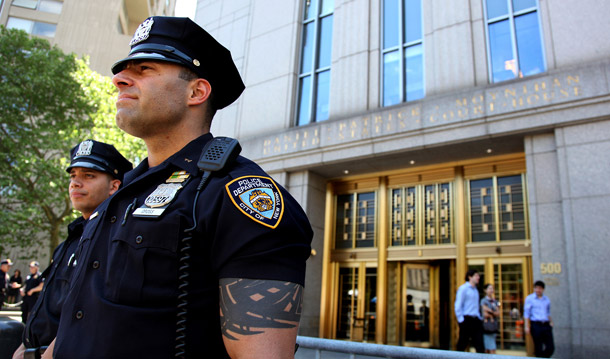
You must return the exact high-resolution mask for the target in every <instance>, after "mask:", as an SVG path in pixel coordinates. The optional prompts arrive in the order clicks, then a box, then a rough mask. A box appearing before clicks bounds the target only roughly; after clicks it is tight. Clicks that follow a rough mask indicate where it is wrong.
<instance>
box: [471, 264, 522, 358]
mask: <svg viewBox="0 0 610 359" xmlns="http://www.w3.org/2000/svg"><path fill="white" fill-rule="evenodd" d="M468 268H469V269H476V270H477V271H478V272H479V273H480V275H481V280H480V281H479V286H478V288H479V295H480V297H481V298H483V297H484V296H485V292H484V290H483V288H484V286H485V285H486V284H487V283H492V284H493V285H494V288H495V297H496V299H497V300H498V301H499V302H500V332H499V333H498V336H497V337H496V343H497V346H498V349H500V350H511V351H512V350H515V351H525V335H524V332H523V305H524V302H525V297H526V296H527V293H526V288H527V287H528V286H527V283H529V278H530V274H529V270H528V265H527V259H526V258H487V259H479V260H471V261H469V265H468Z"/></svg>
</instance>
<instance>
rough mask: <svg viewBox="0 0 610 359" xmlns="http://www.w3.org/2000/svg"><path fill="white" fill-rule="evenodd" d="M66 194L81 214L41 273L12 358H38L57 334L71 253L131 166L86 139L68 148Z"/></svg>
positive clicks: (113, 151)
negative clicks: (39, 289)
mask: <svg viewBox="0 0 610 359" xmlns="http://www.w3.org/2000/svg"><path fill="white" fill-rule="evenodd" d="M70 159H71V160H70V165H69V166H68V168H66V171H67V172H68V173H69V174H70V185H69V194H70V201H71V202H72V206H73V207H74V209H76V210H78V211H80V212H81V216H80V217H79V218H77V219H75V220H74V221H73V222H72V223H70V224H69V225H68V238H66V240H65V241H63V242H62V243H60V244H59V246H57V248H56V249H55V251H54V252H53V259H52V262H51V265H50V266H49V267H48V268H47V270H45V272H44V273H43V275H42V276H43V278H44V286H43V290H42V292H41V295H40V297H39V299H38V301H36V304H35V305H34V308H33V309H32V311H31V313H30V316H29V318H28V321H27V325H26V328H25V331H24V334H23V344H22V345H21V347H20V348H19V349H17V351H16V352H15V355H14V356H13V358H15V359H18V358H19V359H20V358H23V357H24V351H25V350H26V348H28V349H27V351H26V352H25V358H26V359H27V358H30V357H31V358H40V355H41V354H43V353H44V351H45V349H46V347H47V346H48V345H49V344H51V342H52V341H53V339H54V338H55V335H56V334H57V327H58V325H59V317H60V314H61V307H62V305H63V302H64V299H65V296H66V294H67V291H68V285H69V278H70V275H71V273H72V269H73V267H74V264H75V259H74V253H75V251H76V247H77V245H78V240H79V238H80V237H81V235H82V233H83V228H84V226H85V224H86V222H87V220H88V219H89V218H90V217H91V216H92V215H93V214H94V211H95V209H96V208H97V206H98V205H99V204H100V203H102V202H103V201H104V200H105V199H107V198H108V197H110V196H111V195H113V194H114V192H116V191H117V190H118V189H119V187H120V184H121V181H122V180H123V175H124V174H125V172H127V171H129V170H131V169H132V167H133V166H132V165H131V162H129V161H128V160H127V159H125V158H124V157H123V156H122V155H121V154H120V153H119V151H117V150H116V148H115V147H114V146H112V145H109V144H106V143H103V142H98V141H94V140H86V141H83V142H81V143H80V144H78V145H76V146H75V147H74V148H72V150H71V151H70Z"/></svg>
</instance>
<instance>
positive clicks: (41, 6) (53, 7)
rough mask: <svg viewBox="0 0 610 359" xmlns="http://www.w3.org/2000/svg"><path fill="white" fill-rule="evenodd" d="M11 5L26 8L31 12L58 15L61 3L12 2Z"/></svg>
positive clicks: (41, 0) (55, 0) (38, 0)
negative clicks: (36, 11)
mask: <svg viewBox="0 0 610 359" xmlns="http://www.w3.org/2000/svg"><path fill="white" fill-rule="evenodd" d="M13 5H15V6H21V7H26V8H28V9H32V10H39V11H44V12H49V13H52V14H60V13H61V8H62V6H63V1H58V0H13Z"/></svg>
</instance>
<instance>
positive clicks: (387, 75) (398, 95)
mask: <svg viewBox="0 0 610 359" xmlns="http://www.w3.org/2000/svg"><path fill="white" fill-rule="evenodd" d="M382 43H383V51H382V55H381V56H382V60H381V62H382V63H383V75H382V77H383V85H382V86H383V90H382V103H383V106H391V105H395V104H398V103H401V102H405V101H413V100H417V99H420V98H422V97H424V49H423V46H424V45H423V31H422V2H421V0H384V1H383V41H382Z"/></svg>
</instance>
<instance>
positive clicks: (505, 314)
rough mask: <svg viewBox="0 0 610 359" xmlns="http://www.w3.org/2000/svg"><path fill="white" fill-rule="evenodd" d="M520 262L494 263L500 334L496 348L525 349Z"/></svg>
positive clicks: (523, 295) (523, 297) (523, 298)
mask: <svg viewBox="0 0 610 359" xmlns="http://www.w3.org/2000/svg"><path fill="white" fill-rule="evenodd" d="M523 273H524V271H523V268H522V265H521V263H518V264H517V263H506V264H503V263H497V264H494V283H495V284H496V285H495V287H496V293H497V294H496V296H497V299H498V300H499V301H500V303H501V307H500V309H501V312H502V315H501V317H500V334H499V335H498V348H501V349H508V350H525V335H524V332H523V305H524V302H525V297H526V296H527V294H526V293H525V291H524V290H525V288H524V285H523V282H524V281H523Z"/></svg>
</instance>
